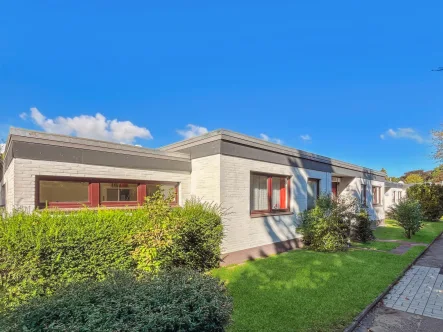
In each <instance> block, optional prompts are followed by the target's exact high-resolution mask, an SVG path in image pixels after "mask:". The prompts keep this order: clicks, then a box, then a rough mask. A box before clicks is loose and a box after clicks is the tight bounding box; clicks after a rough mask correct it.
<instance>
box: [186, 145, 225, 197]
mask: <svg viewBox="0 0 443 332" xmlns="http://www.w3.org/2000/svg"><path fill="white" fill-rule="evenodd" d="M220 157H221V155H219V154H217V155H213V156H207V157H202V158H197V159H193V160H192V173H191V193H192V195H193V196H196V197H197V198H199V199H201V200H203V201H208V202H215V203H217V204H220V182H221V181H220Z"/></svg>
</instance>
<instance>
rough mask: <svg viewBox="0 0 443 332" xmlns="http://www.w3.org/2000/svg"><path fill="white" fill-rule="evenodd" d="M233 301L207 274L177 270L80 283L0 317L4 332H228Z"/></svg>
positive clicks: (216, 280)
mask: <svg viewBox="0 0 443 332" xmlns="http://www.w3.org/2000/svg"><path fill="white" fill-rule="evenodd" d="M231 313H232V299H231V297H230V296H228V295H227V292H226V288H225V286H224V285H223V284H222V283H220V281H218V279H215V278H213V277H211V276H208V275H202V274H199V273H198V272H193V271H190V270H183V269H174V270H171V271H166V272H161V273H160V274H159V275H157V276H154V277H153V276H143V277H141V278H140V279H138V280H137V279H135V278H134V277H132V276H131V275H129V274H127V273H118V274H115V275H112V276H110V277H109V278H108V279H105V280H104V281H101V282H89V281H86V282H85V281H84V282H79V283H75V284H71V285H69V286H68V287H66V288H64V289H62V290H60V291H58V292H57V293H55V294H54V295H52V296H47V297H42V298H40V299H34V300H33V301H30V303H28V304H24V305H22V306H19V307H17V308H16V309H14V310H12V311H10V312H7V313H4V314H2V315H1V316H0V330H1V331H3V332H13V331H14V332H16V331H27V332H37V331H70V332H76V331H78V332H80V331H96V332H100V331H103V332H105V331H128V332H131V331H134V332H135V331H162V332H167V331H171V332H172V331H203V332H204V331H224V329H225V327H226V326H227V325H228V324H229V323H230V316H231Z"/></svg>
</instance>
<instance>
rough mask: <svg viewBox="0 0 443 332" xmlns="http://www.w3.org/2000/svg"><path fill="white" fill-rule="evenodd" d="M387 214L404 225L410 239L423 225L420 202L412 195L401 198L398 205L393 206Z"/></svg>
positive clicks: (406, 234)
mask: <svg viewBox="0 0 443 332" xmlns="http://www.w3.org/2000/svg"><path fill="white" fill-rule="evenodd" d="M387 216H388V217H389V218H392V219H394V220H395V221H396V222H397V223H398V224H399V225H400V226H401V227H403V229H404V230H405V236H406V237H407V238H408V239H410V238H411V236H412V235H413V234H415V233H416V232H418V231H419V230H420V228H421V227H422V223H421V219H422V217H423V215H422V211H421V206H420V203H419V202H418V201H416V200H415V199H412V198H410V197H408V198H407V199H401V200H400V201H399V202H398V203H397V204H396V205H394V206H391V207H390V208H389V210H388V212H387Z"/></svg>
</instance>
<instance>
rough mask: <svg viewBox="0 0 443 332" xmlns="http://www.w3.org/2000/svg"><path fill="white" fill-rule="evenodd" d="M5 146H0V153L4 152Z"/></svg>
mask: <svg viewBox="0 0 443 332" xmlns="http://www.w3.org/2000/svg"><path fill="white" fill-rule="evenodd" d="M5 148H6V144H0V153H3V152H5Z"/></svg>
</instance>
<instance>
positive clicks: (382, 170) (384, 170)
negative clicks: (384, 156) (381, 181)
mask: <svg viewBox="0 0 443 332" xmlns="http://www.w3.org/2000/svg"><path fill="white" fill-rule="evenodd" d="M380 172H382V173H385V179H386V180H388V179H389V177H388V171H387V170H386V169H385V168H384V167H383V168H382V169H381V170H380Z"/></svg>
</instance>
